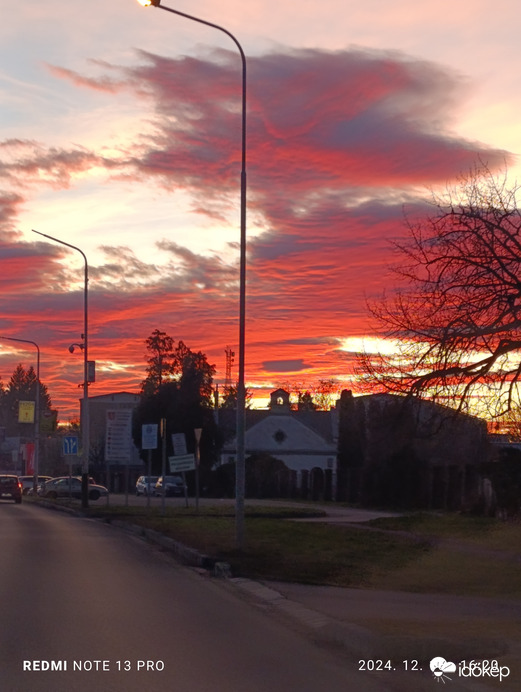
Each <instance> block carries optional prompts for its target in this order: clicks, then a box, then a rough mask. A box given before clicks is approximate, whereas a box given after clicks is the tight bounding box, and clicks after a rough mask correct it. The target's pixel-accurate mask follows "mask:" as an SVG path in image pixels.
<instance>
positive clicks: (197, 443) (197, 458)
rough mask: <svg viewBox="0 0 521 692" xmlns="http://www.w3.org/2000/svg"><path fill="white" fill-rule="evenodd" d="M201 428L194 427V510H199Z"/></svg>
mask: <svg viewBox="0 0 521 692" xmlns="http://www.w3.org/2000/svg"><path fill="white" fill-rule="evenodd" d="M202 432H203V429H202V428H195V429H194V435H195V510H196V512H198V511H199V463H200V461H201V447H200V443H201V433H202Z"/></svg>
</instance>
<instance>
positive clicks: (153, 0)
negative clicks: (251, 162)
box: [138, 0, 246, 549]
mask: <svg viewBox="0 0 521 692" xmlns="http://www.w3.org/2000/svg"><path fill="white" fill-rule="evenodd" d="M138 1H139V2H140V4H142V5H153V6H154V7H159V9H161V10H165V11H166V12H171V13H172V14H177V15H179V16H180V17H184V18H185V19H191V20H192V21H194V22H199V24H205V25H206V26H209V27H212V28H214V29H218V30H219V31H222V32H223V33H225V34H226V35H227V36H229V37H230V38H231V40H232V41H233V42H234V43H235V45H236V46H237V48H238V50H239V53H240V56H241V61H242V137H241V145H242V146H241V149H242V155H241V198H240V199H241V201H240V204H241V214H240V216H241V236H240V268H239V362H238V370H239V373H238V381H237V435H236V445H237V448H236V467H235V530H236V544H237V547H238V548H239V549H242V548H243V547H244V533H245V532H244V496H245V477H246V469H245V443H244V437H245V427H246V384H245V371H244V370H245V369H244V361H245V343H246V56H245V54H244V51H243V49H242V46H241V44H240V43H239V41H238V40H237V39H236V38H235V36H234V35H233V34H232V33H230V32H229V31H228V30H227V29H225V28H224V27H222V26H219V25H218V24H213V23H212V22H207V21H206V20H204V19H199V18H198V17H194V16H193V15H190V14H186V13H185V12H180V11H179V10H173V9H171V8H170V7H165V6H164V5H161V0H138Z"/></svg>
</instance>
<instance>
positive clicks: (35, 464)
mask: <svg viewBox="0 0 521 692" xmlns="http://www.w3.org/2000/svg"><path fill="white" fill-rule="evenodd" d="M0 339H7V341H19V342H20V343H21V344H31V345H32V346H34V347H35V348H36V401H35V405H34V408H35V413H34V418H35V421H34V462H33V490H34V493H35V494H36V488H37V486H38V475H39V473H40V469H39V460H40V456H39V454H40V347H39V346H38V344H37V343H36V342H35V341H31V340H30V339H15V338H14V337H12V336H0Z"/></svg>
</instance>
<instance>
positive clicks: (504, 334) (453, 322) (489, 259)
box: [358, 167, 521, 415]
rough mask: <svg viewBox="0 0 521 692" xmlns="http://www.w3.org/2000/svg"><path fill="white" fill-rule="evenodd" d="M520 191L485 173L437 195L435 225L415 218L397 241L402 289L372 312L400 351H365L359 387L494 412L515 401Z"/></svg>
mask: <svg viewBox="0 0 521 692" xmlns="http://www.w3.org/2000/svg"><path fill="white" fill-rule="evenodd" d="M519 190H520V186H519V185H518V184H517V183H516V184H514V185H509V184H508V182H507V179H506V174H505V175H503V176H501V177H497V176H494V175H493V174H492V173H491V172H490V171H489V170H488V169H487V168H486V167H483V168H480V169H477V170H475V171H473V172H472V173H471V174H469V175H468V176H467V177H466V178H464V179H461V180H460V182H459V184H458V185H457V186H456V187H454V188H452V189H449V190H448V191H447V192H446V193H445V194H444V195H442V196H433V200H432V204H433V209H434V212H433V214H432V215H430V216H429V217H428V218H426V219H422V220H420V221H411V220H410V219H409V220H408V222H407V225H408V228H409V231H410V237H409V238H408V240H407V241H405V242H403V243H397V244H396V249H397V252H398V254H399V257H400V263H399V265H398V266H397V267H396V268H395V269H394V273H395V274H396V276H397V278H398V279H399V283H400V285H401V287H400V288H399V289H398V290H397V291H396V292H395V293H393V294H392V295H391V296H384V297H383V298H382V300H381V301H380V302H379V303H378V304H377V305H373V306H371V308H370V309H371V312H372V314H373V316H374V317H375V318H376V322H377V325H378V327H379V330H378V331H379V333H380V334H382V332H383V333H384V334H385V335H386V336H387V337H388V338H389V339H393V340H395V342H396V351H395V352H393V353H392V354H391V355H386V354H383V353H379V354H376V355H374V354H368V353H365V354H363V355H362V356H361V357H360V359H359V364H358V372H359V374H361V375H362V380H363V379H364V378H365V379H366V380H367V381H368V382H369V383H370V384H371V385H374V384H375V383H376V384H377V385H379V388H380V389H383V390H387V391H393V392H400V393H408V394H411V395H416V396H428V397H432V398H434V399H436V398H438V399H439V400H441V401H443V402H444V403H448V404H450V405H452V406H455V407H456V408H458V409H463V408H465V407H467V406H468V405H469V404H470V402H472V401H473V399H475V398H476V397H479V398H480V400H481V401H485V400H486V401H487V402H488V403H489V404H491V405H492V406H493V411H492V412H493V413H494V414H496V415H499V414H501V413H502V412H504V411H506V410H508V409H510V407H511V406H512V405H513V404H514V403H515V402H516V401H518V384H519V378H520V375H521V358H520V351H519V349H520V348H521V212H520V210H519V208H518V200H517V198H518V194H519ZM489 412H490V411H489Z"/></svg>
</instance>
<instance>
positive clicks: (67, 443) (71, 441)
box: [63, 435, 78, 456]
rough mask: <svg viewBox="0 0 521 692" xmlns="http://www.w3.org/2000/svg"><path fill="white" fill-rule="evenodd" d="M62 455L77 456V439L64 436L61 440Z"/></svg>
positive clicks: (71, 436)
mask: <svg viewBox="0 0 521 692" xmlns="http://www.w3.org/2000/svg"><path fill="white" fill-rule="evenodd" d="M63 454H64V455H66V456H72V455H76V456H77V455H78V437H77V436H76V435H65V437H64V438H63Z"/></svg>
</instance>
